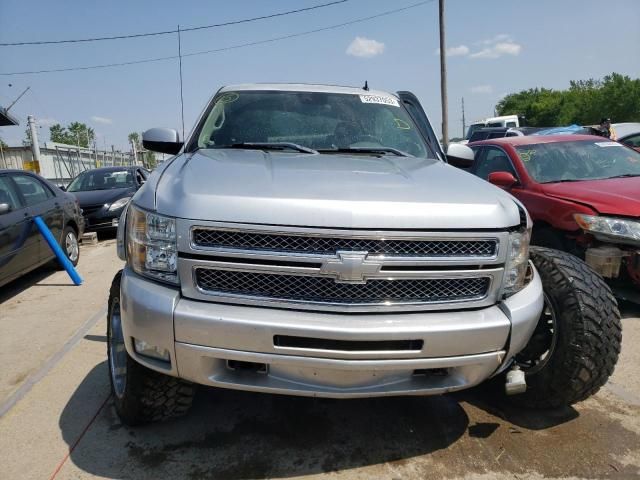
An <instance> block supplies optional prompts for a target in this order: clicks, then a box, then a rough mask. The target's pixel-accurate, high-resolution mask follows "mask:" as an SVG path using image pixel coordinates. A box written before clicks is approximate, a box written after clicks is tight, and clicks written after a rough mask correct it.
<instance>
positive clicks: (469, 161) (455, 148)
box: [447, 143, 475, 168]
mask: <svg viewBox="0 0 640 480" xmlns="http://www.w3.org/2000/svg"><path fill="white" fill-rule="evenodd" d="M474 155H475V154H474V153H473V150H471V148H469V147H467V146H466V145H462V144H460V143H450V144H449V147H448V148H447V161H448V162H449V163H450V164H451V165H453V166H454V167H458V168H469V167H470V166H471V165H473V158H474Z"/></svg>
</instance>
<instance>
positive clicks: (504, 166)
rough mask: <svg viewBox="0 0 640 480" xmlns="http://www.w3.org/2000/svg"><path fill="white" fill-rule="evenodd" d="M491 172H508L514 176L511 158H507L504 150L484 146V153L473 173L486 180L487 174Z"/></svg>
mask: <svg viewBox="0 0 640 480" xmlns="http://www.w3.org/2000/svg"><path fill="white" fill-rule="evenodd" d="M493 172H509V173H511V174H512V175H513V176H514V177H515V176H516V171H515V170H514V168H513V165H512V164H511V160H509V157H508V156H507V154H506V153H505V152H504V150H502V149H500V148H496V147H485V149H484V155H483V157H482V159H481V160H480V162H479V164H478V166H477V168H476V171H475V174H476V175H477V176H478V177H480V178H483V179H485V180H487V179H488V178H489V174H490V173H493Z"/></svg>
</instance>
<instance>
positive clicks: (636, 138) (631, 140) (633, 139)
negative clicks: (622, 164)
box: [622, 133, 640, 147]
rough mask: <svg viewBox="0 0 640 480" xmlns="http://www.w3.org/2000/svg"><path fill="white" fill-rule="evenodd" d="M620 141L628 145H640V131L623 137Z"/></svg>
mask: <svg viewBox="0 0 640 480" xmlns="http://www.w3.org/2000/svg"><path fill="white" fill-rule="evenodd" d="M622 143H624V144H625V145H629V146H630V147H640V133H638V134H637V135H631V136H630V137H627V138H625V139H624V140H623V141H622Z"/></svg>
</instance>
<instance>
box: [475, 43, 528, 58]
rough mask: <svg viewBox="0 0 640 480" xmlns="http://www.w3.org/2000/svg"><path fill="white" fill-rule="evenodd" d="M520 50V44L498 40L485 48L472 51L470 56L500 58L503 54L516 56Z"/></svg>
mask: <svg viewBox="0 0 640 480" xmlns="http://www.w3.org/2000/svg"><path fill="white" fill-rule="evenodd" d="M521 51H522V45H520V44H519V43H515V42H499V43H496V44H493V45H491V46H489V47H487V48H483V49H482V50H480V51H478V52H475V53H472V54H471V55H469V57H471V58H500V57H503V56H504V55H512V56H518V55H520V52H521Z"/></svg>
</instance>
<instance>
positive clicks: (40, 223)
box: [33, 216, 82, 285]
mask: <svg viewBox="0 0 640 480" xmlns="http://www.w3.org/2000/svg"><path fill="white" fill-rule="evenodd" d="M33 221H34V222H35V223H36V226H37V227H38V230H40V233H41V234H42V236H43V237H44V239H45V240H46V241H47V243H48V244H49V247H51V250H53V253H55V254H56V257H57V258H58V261H59V262H60V264H61V265H62V266H63V267H64V269H65V270H66V271H67V273H68V274H69V276H70V277H71V280H73V283H74V284H76V285H80V284H81V283H82V278H81V277H80V275H78V272H76V269H75V268H74V267H73V264H72V263H71V261H70V260H69V259H68V258H67V256H66V255H65V254H64V252H63V251H62V248H60V245H58V242H56V239H55V238H53V235H52V233H51V230H49V227H47V224H46V223H44V220H42V218H40V217H39V216H35V217H33Z"/></svg>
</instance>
